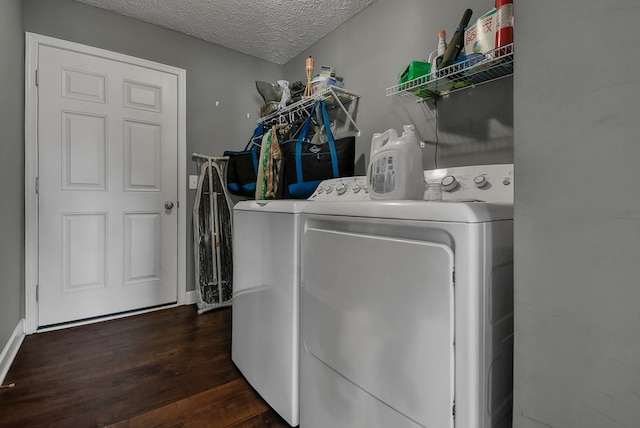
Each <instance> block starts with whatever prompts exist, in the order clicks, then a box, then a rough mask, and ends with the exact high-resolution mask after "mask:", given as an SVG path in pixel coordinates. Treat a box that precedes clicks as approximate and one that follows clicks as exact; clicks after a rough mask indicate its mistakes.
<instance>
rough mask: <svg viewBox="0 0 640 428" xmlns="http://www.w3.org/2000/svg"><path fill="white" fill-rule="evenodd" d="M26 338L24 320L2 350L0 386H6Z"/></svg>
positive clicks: (0, 356) (0, 355)
mask: <svg viewBox="0 0 640 428" xmlns="http://www.w3.org/2000/svg"><path fill="white" fill-rule="evenodd" d="M24 336H25V334H24V319H21V320H20V321H18V325H17V326H16V328H15V329H14V330H13V334H12V335H11V337H10V338H9V340H8V341H7V344H6V345H5V347H4V349H3V350H2V354H0V385H2V384H4V378H5V377H6V376H7V373H9V368H11V364H12V363H13V360H14V359H15V358H16V355H18V350H19V349H20V345H22V341H23V340H24Z"/></svg>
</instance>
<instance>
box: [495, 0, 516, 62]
mask: <svg viewBox="0 0 640 428" xmlns="http://www.w3.org/2000/svg"><path fill="white" fill-rule="evenodd" d="M512 42H513V0H496V48H499V47H502V46H504V45H507V44H509V43H512ZM509 53H510V52H509Z"/></svg>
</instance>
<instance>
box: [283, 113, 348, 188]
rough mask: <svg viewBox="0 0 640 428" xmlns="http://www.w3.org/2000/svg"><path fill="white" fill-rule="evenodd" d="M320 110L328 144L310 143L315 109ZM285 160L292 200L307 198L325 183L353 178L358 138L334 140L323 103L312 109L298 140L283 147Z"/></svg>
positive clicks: (286, 178)
mask: <svg viewBox="0 0 640 428" xmlns="http://www.w3.org/2000/svg"><path fill="white" fill-rule="evenodd" d="M318 107H320V108H321V111H322V120H323V123H324V124H325V127H326V131H327V139H328V141H325V142H322V143H316V144H314V143H311V142H310V141H309V140H310V139H309V133H310V128H311V122H312V119H313V115H314V114H315V112H316V109H317V108H318ZM280 148H281V150H282V154H283V157H284V171H285V172H284V174H285V183H286V187H287V190H288V193H289V196H291V197H292V198H308V197H309V196H310V195H311V194H312V193H313V192H314V191H315V190H316V188H317V187H318V185H319V184H320V182H321V181H322V180H326V179H330V178H338V177H350V176H353V172H354V161H355V148H356V138H355V137H346V138H341V139H339V140H334V138H333V134H332V132H331V124H330V122H329V115H328V113H327V106H326V105H325V102H324V100H320V101H316V103H315V104H314V105H313V107H312V108H311V112H310V114H309V117H308V118H307V120H306V121H305V123H304V125H303V127H302V131H301V132H300V135H299V136H298V139H297V140H289V141H285V142H284V143H282V144H281V145H280Z"/></svg>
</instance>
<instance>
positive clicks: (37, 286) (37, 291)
mask: <svg viewBox="0 0 640 428" xmlns="http://www.w3.org/2000/svg"><path fill="white" fill-rule="evenodd" d="M38 301H40V284H36V302H38Z"/></svg>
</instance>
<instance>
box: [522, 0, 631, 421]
mask: <svg viewBox="0 0 640 428" xmlns="http://www.w3.org/2000/svg"><path fill="white" fill-rule="evenodd" d="M516 15H517V17H516V28H515V30H516V34H515V40H516V45H517V59H516V73H515V77H514V89H515V104H514V108H515V113H514V116H515V134H516V140H515V163H516V170H515V171H516V183H517V184H516V186H517V187H516V201H515V203H516V206H515V212H516V218H515V248H516V254H515V261H516V267H515V272H516V293H515V305H516V307H515V311H516V312H515V313H516V318H515V323H516V325H515V328H516V331H515V347H516V355H515V411H514V415H515V426H516V427H518V428H541V427H547V428H584V427H598V428H601V427H629V428H631V427H638V426H640V400H639V396H640V380H639V379H640V377H639V373H640V325H639V318H640V316H639V314H640V309H639V305H640V304H639V302H640V283H639V282H640V256H639V254H640V253H639V251H638V247H639V245H640V215H639V213H640V186H638V183H637V171H638V161H639V160H640V137H639V135H640V120H639V119H640V116H639V113H640V108H639V107H638V104H639V101H638V100H640V80H639V79H638V66H639V65H640V62H639V61H638V60H639V58H640V48H639V45H638V37H637V28H638V23H639V22H640V8H639V7H638V1H637V0H619V1H616V2H615V4H614V3H612V2H602V1H596V0H565V1H563V2H557V1H552V0H539V1H536V2H532V1H519V2H517V4H516Z"/></svg>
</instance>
